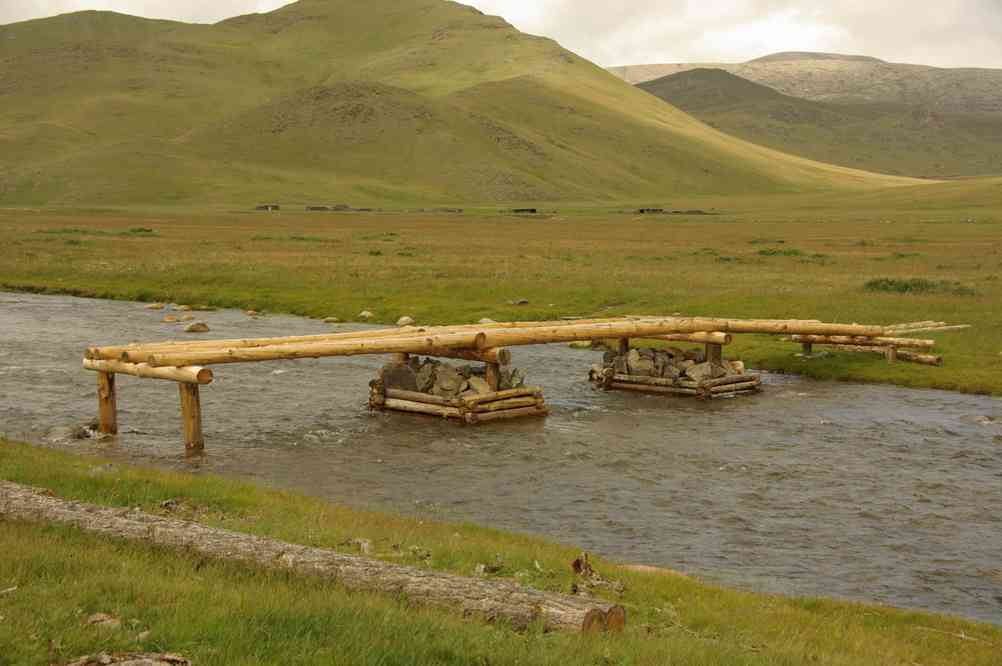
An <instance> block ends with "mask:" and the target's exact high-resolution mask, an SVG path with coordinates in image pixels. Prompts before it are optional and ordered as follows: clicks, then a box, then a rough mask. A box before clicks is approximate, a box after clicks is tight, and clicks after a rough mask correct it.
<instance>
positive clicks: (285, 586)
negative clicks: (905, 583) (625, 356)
mask: <svg viewBox="0 0 1002 666" xmlns="http://www.w3.org/2000/svg"><path fill="white" fill-rule="evenodd" d="M0 478H3V479H7V480H11V481H16V482H20V483H26V484H31V485H35V486H38V487H43V488H48V489H50V490H52V491H53V492H54V493H56V494H57V495H58V496H60V497H63V498H67V499H78V500H85V501H90V502H95V503H99V504H104V505H109V506H119V507H140V508H141V509H143V510H145V511H150V512H154V513H170V514H171V515H175V516H180V517H185V518H191V519H197V520H199V521H201V522H203V523H206V524H210V525H215V526H220V527H225V528H228V529H233V530H239V531H245V532H250V533H255V534H261V535H266V536H272V537H277V538H281V539H286V540H290V541H294V542H298V543H304V544H310V545H316V546H323V547H329V548H335V549H338V550H341V551H344V552H353V551H354V552H357V548H356V547H354V546H351V545H348V544H349V542H350V541H352V540H353V539H368V540H370V541H371V542H372V547H373V556H376V557H380V558H384V559H388V560H391V561H394V562H403V563H408V564H412V565H415V566H423V567H431V568H435V569H440V570H446V571H452V572H456V573H460V574H464V575H472V574H473V572H474V570H475V568H476V565H477V564H479V563H488V564H495V563H496V564H498V565H499V566H500V571H499V572H498V573H497V574H492V575H497V576H501V577H510V578H514V579H517V580H520V581H522V582H525V583H527V584H530V585H533V586H536V587H540V588H544V589H550V590H554V591H562V592H567V591H568V590H569V587H570V584H571V581H572V576H571V572H570V567H569V564H570V562H571V560H572V559H573V558H574V557H575V556H576V554H577V551H576V550H574V549H572V548H568V547H563V546H559V545H555V544H550V543H546V542H544V541H540V540H538V539H533V538H529V537H524V536H518V535H512V534H505V533H501V532H496V531H493V530H489V529H484V528H480V527H474V526H470V525H455V524H452V525H450V524H439V523H430V522H427V521H419V520H413V519H405V518H399V517H394V516H388V515H382V514H377V513H368V512H358V511H351V510H348V509H344V508H340V507H336V506H331V505H329V504H326V503H323V502H321V501H318V500H312V499H307V498H304V497H301V496H298V495H293V494H289V493H279V492H274V491H266V490H262V489H259V488H256V487H253V486H248V485H246V484H242V483H237V482H235V481H229V480H223V479H219V478H212V477H191V476H184V475H179V474H172V473H166V472H159V471H150V470H141V469H132V468H127V467H123V466H119V465H106V464H102V463H101V462H100V461H97V460H95V459H91V458H83V457H76V456H71V455H68V454H64V453H59V452H54V451H49V450H42V449H36V448H33V447H29V446H26V445H21V444H15V443H10V442H3V441H0ZM168 500H173V502H172V503H171V504H170V505H169V507H170V508H164V504H163V503H164V502H166V501H168ZM0 542H2V543H3V544H4V548H3V549H2V550H0V590H5V589H9V588H11V587H16V588H17V589H16V590H14V591H12V592H8V593H5V594H3V595H2V596H0V616H2V618H3V619H2V620H0V664H4V665H6V664H40V663H50V662H53V663H62V662H63V661H65V660H66V659H67V658H68V657H71V656H75V655H79V654H86V653H93V652H96V651H99V650H113V649H120V650H164V651H174V652H180V653H183V654H185V655H186V656H188V657H189V658H191V659H193V661H194V662H195V663H198V664H244V663H246V664H255V663H289V664H292V663H372V664H398V663H399V664H403V663H407V664H412V663H426V664H445V663H456V664H488V663H489V664H514V663H523V664H524V663H533V664H535V663H554V664H556V663H564V664H566V663H574V664H578V663H581V664H588V663H593V664H664V663H673V664H675V663H677V664H707V663H713V664H790V665H791V666H792V665H794V664H798V665H799V664H804V663H825V664H839V665H842V664H844V665H850V664H860V665H863V664H866V665H871V664H911V663H921V664H924V665H927V666H929V665H934V664H944V665H945V664H985V665H988V664H994V663H996V660H997V655H998V650H999V649H1002V631H1000V630H999V629H998V628H995V627H988V626H983V625H977V624H974V623H970V622H965V621H961V620H955V619H949V618H943V617H938V616H932V615H928V614H922V613H914V612H905V611H899V610H892V609H887V608H880V607H874V606H865V605H860V604H850V603H843V602H837V601H828V600H817V599H788V598H783V597H777V596H767V595H758V594H750V593H743V592H736V591H731V590H724V589H719V588H715V587H712V586H708V585H705V584H702V583H700V582H699V581H696V580H692V579H687V578H683V577H678V576H672V575H665V574H655V573H643V572H636V571H631V570H628V569H625V568H623V567H620V566H616V565H613V564H611V563H608V562H603V561H599V562H598V565H597V566H598V569H599V571H600V572H601V573H603V574H604V575H605V576H606V577H607V578H610V579H612V580H615V581H620V582H622V583H623V584H624V585H625V587H626V591H625V593H623V596H622V598H621V603H623V604H624V605H626V606H627V608H628V609H629V613H630V626H629V628H628V630H627V633H626V634H625V635H624V636H621V637H616V638H604V637H603V638H590V639H589V638H582V637H578V636H566V635H549V634H542V633H539V632H534V631H529V632H526V633H519V632H515V631H512V630H510V629H508V628H505V627H503V626H493V627H491V626H485V625H483V624H480V623H477V622H469V621H463V620H461V619H459V618H457V617H454V616H452V615H450V614H447V613H441V612H437V611H430V610H422V609H417V608H413V607H408V606H407V605H406V604H405V603H403V602H402V601H400V600H393V599H388V598H382V597H375V596H371V595H364V594H348V593H345V592H343V591H341V590H339V589H338V588H337V586H335V585H329V584H317V583H316V581H312V580H305V579H299V578H295V577H291V576H287V575H284V574H276V573H267V572H262V571H257V570H254V569H249V568H243V567H239V566H234V565H227V564H220V563H213V562H207V561H202V560H200V559H198V558H194V557H191V556H188V555H185V554H183V553H174V552H166V551H161V550H157V549H153V548H145V547H141V546H137V545H127V544H119V543H114V542H108V541H106V540H102V539H97V538H94V537H90V536H86V535H83V534H80V533H76V532H74V531H72V530H68V529H63V528H53V527H48V526H44V525H24V524H11V523H0ZM537 564H538V566H537ZM99 612H101V613H109V614H112V615H114V616H115V617H118V618H121V619H122V620H123V625H122V627H121V628H119V629H101V628H98V627H94V626H89V625H88V624H87V618H88V617H89V616H90V615H91V614H93V613H99ZM147 631H148V632H149V634H145V633H144V632H147ZM140 635H142V636H141V637H140ZM965 637H966V638H965ZM47 660H48V661H47Z"/></svg>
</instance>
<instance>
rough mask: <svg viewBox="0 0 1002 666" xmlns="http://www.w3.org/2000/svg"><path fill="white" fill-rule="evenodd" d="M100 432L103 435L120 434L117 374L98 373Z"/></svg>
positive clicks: (98, 419)
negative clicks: (116, 388) (116, 385)
mask: <svg viewBox="0 0 1002 666" xmlns="http://www.w3.org/2000/svg"><path fill="white" fill-rule="evenodd" d="M97 414H98V418H97V421H98V432H100V433H101V434H102V435H117V434H118V398H117V396H116V393H115V374H114V373H112V372H99V373H97Z"/></svg>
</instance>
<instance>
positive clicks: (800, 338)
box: [790, 335, 936, 349]
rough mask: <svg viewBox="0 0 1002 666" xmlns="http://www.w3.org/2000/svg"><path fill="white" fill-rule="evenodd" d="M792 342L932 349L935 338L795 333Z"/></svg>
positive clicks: (791, 338) (934, 344)
mask: <svg viewBox="0 0 1002 666" xmlns="http://www.w3.org/2000/svg"><path fill="white" fill-rule="evenodd" d="M790 341H791V342H799V343H802V344H813V345H858V346H861V347H905V348H910V349H932V348H933V347H935V346H936V341H935V340H919V339H916V338H865V337H859V336H849V335H794V336H791V337H790Z"/></svg>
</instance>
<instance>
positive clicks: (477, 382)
mask: <svg viewBox="0 0 1002 666" xmlns="http://www.w3.org/2000/svg"><path fill="white" fill-rule="evenodd" d="M469 384H470V390H471V391H474V392H476V393H479V394H480V395H486V394H488V393H492V391H491V385H490V384H488V383H487V380H486V379H484V378H482V377H470V379H469Z"/></svg>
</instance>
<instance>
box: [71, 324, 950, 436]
mask: <svg viewBox="0 0 1002 666" xmlns="http://www.w3.org/2000/svg"><path fill="white" fill-rule="evenodd" d="M952 328H956V327H948V326H947V325H946V324H945V323H944V322H917V323H915V324H902V325H899V326H895V327H885V326H870V325H861V324H830V323H824V322H820V321H816V320H768V319H716V318H701V317H625V318H615V319H589V320H571V321H543V322H512V323H494V324H474V325H460V326H436V327H424V328H422V327H413V326H411V327H403V328H393V329H384V330H372V331H361V332H351V333H331V334H327V335H311V336H298V337H282V338H258V339H238V340H199V341H173V342H160V343H150V344H131V345H125V346H110V347H91V348H89V349H87V351H86V354H85V358H84V368H86V369H87V370H91V371H94V372H96V373H97V375H98V406H99V409H98V412H99V418H98V422H99V431H100V432H101V433H102V434H117V432H118V417H117V407H116V387H115V376H116V375H119V374H124V375H131V376H134V377H143V378H148V379H160V380H166V381H172V382H175V383H177V385H178V388H179V391H180V398H181V414H182V420H183V423H184V438H185V445H186V447H187V449H188V450H189V451H201V450H202V449H203V448H204V445H205V442H204V437H203V434H202V409H201V402H200V398H199V387H200V386H205V385H208V384H211V383H212V381H213V378H214V375H213V371H212V369H211V368H210V367H209V366H216V365H225V364H230V363H256V362H265V361H278V360H293V359H306V358H326V357H338V356H357V355H370V354H394V355H396V360H397V362H398V363H404V362H406V361H407V359H408V356H409V355H412V354H413V355H424V356H429V357H437V358H447V359H462V360H467V361H473V362H479V363H483V364H485V378H486V381H487V383H488V385H489V387H490V389H491V391H493V393H492V394H488V395H486V396H478V397H477V398H476V399H475V400H474V401H472V402H473V404H472V405H465V404H458V403H457V404H439V403H438V401H435V400H429V401H426V404H427V406H428V407H432V408H434V407H437V409H426V408H425V407H411V408H410V409H404V410H403V411H416V412H421V413H431V414H439V415H442V416H450V415H453V416H455V415H459V416H463V415H466V414H473V416H470V417H468V418H467V420H468V421H469V422H474V421H481V420H492V418H496V417H490V416H486V414H487V413H498V412H501V411H507V409H508V408H509V407H510V408H511V409H514V410H523V411H521V412H520V414H526V413H528V412H527V410H532V409H535V413H542V412H544V411H545V410H543V409H542V407H541V402H533V404H532V405H530V404H529V402H530V398H532V399H536V400H537V401H538V400H539V398H540V395H539V391H540V390H539V389H524V390H522V391H521V392H517V391H516V392H514V393H513V392H505V391H501V390H500V388H501V387H500V385H499V377H500V375H501V368H502V366H503V365H506V364H507V363H509V362H510V358H511V355H510V352H509V351H508V349H507V348H509V347H516V346H522V345H538V344H554V343H568V342H577V341H588V340H596V339H600V340H618V341H619V349H620V350H621V351H623V352H625V351H628V350H629V349H630V341H631V339H633V340H636V339H651V340H667V341H676V342H691V343H698V344H705V345H706V358H707V359H708V360H711V361H712V360H717V361H719V360H720V358H721V349H722V347H723V346H724V345H726V344H729V343H730V342H731V340H732V336H733V335H734V334H767V335H778V336H788V337H787V339H789V340H791V341H793V342H796V343H797V344H801V345H803V347H804V350H805V352H810V351H811V350H812V348H813V346H814V345H831V346H833V347H834V348H844V349H851V350H854V351H879V352H881V353H884V354H885V355H886V356H887V357H888V359H889V360H907V361H912V362H918V363H926V364H930V365H938V364H940V363H941V362H942V360H941V359H940V358H939V357H936V356H931V355H928V354H925V353H916V352H908V351H902V350H903V349H921V350H924V351H928V349H930V348H931V347H932V346H933V345H934V344H935V343H934V342H933V341H932V340H916V339H913V338H907V337H894V336H896V335H906V334H913V333H918V332H921V331H927V330H950V329H952ZM642 384H643V385H650V384H651V383H650V382H643V383H642ZM633 388H635V389H637V388H638V387H637V386H634V387H633ZM641 389H642V387H641ZM650 390H652V391H653V392H662V393H666V392H669V391H667V390H665V387H657V386H653V387H651V388H650ZM682 391H692V392H693V393H695V391H694V390H693V389H687V388H685V387H683V388H681V389H679V390H678V391H677V392H682ZM515 393H518V395H515ZM398 394H399V392H398ZM383 397H384V398H385V394H384V396H383ZM408 397H413V396H408ZM404 398H405V397H404V396H401V395H397V397H393V398H391V399H393V400H396V401H397V402H399V403H400V405H398V406H401V407H403V403H405V402H411V403H414V401H413V400H410V401H408V400H406V399H404ZM511 401H521V402H518V404H517V406H513V405H514V403H513V402H511ZM415 404H418V403H415ZM421 404H425V403H421ZM485 405H490V406H485ZM464 407H469V409H465V410H464ZM453 410H456V411H455V412H454V411H453ZM478 414H479V415H478Z"/></svg>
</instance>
